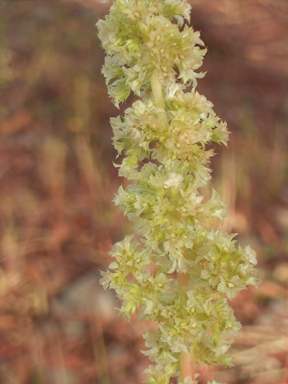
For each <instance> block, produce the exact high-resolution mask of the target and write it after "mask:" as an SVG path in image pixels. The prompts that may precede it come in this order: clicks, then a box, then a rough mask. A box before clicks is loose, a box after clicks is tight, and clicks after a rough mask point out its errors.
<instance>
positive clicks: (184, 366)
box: [178, 273, 195, 383]
mask: <svg viewBox="0 0 288 384" xmlns="http://www.w3.org/2000/svg"><path fill="white" fill-rule="evenodd" d="M187 283H188V275H187V274H186V273H179V274H178V286H179V294H181V293H182V292H183V289H182V287H184V286H185V285H186V284H187ZM187 376H188V377H189V376H190V377H191V379H192V381H193V380H195V367H194V351H193V347H192V348H191V350H190V352H188V353H187V352H184V351H182V352H180V381H181V383H183V382H184V379H185V377H187Z"/></svg>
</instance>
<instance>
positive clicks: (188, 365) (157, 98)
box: [150, 69, 195, 383]
mask: <svg viewBox="0 0 288 384" xmlns="http://www.w3.org/2000/svg"><path fill="white" fill-rule="evenodd" d="M150 82H151V88H152V94H153V99H154V104H155V107H157V108H159V109H162V110H163V119H164V123H165V125H166V124H168V119H167V115H166V111H165V103H164V97H163V90H162V85H161V82H160V80H159V76H158V69H154V71H153V73H152V76H151V78H150ZM187 283H188V275H187V274H185V273H179V274H178V285H179V294H181V292H183V290H182V287H183V286H184V285H186V284H187ZM187 376H190V377H191V379H192V381H193V380H195V368H194V351H193V348H191V351H190V352H189V353H187V352H183V351H182V352H180V380H181V382H182V383H183V382H184V379H185V377H187Z"/></svg>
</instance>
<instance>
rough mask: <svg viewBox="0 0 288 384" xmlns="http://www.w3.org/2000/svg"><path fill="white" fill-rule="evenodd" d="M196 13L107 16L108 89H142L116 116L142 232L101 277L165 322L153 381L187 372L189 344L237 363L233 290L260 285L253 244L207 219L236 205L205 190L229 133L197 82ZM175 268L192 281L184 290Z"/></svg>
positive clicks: (134, 9)
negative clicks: (216, 151)
mask: <svg viewBox="0 0 288 384" xmlns="http://www.w3.org/2000/svg"><path fill="white" fill-rule="evenodd" d="M189 15H190V5H189V4H188V1H187V0H115V1H114V3H113V4H112V6H111V8H110V13H109V14H108V15H107V16H106V17H105V19H104V20H100V21H99V22H98V23H97V27H98V31H99V37H100V40H101V43H102V46H103V48H104V49H105V51H106V53H107V57H106V59H105V65H104V67H103V74H104V76H105V78H106V84H107V86H108V90H109V95H110V96H111V97H112V99H113V101H114V103H115V105H116V106H117V107H118V106H119V103H120V102H123V101H125V100H126V99H127V97H128V96H129V94H130V92H131V91H132V92H133V93H135V94H136V95H137V96H138V97H139V100H137V101H136V102H134V103H133V105H132V107H130V108H128V109H127V110H126V111H125V114H124V116H123V117H122V116H118V117H116V118H112V119H111V125H112V128H113V132H114V137H113V143H114V146H115V148H116V150H117V151H118V155H119V156H120V158H121V163H120V164H118V165H117V166H118V167H119V175H120V176H124V177H126V178H127V179H128V180H130V181H131V183H130V184H129V185H128V187H127V188H126V189H125V190H124V189H123V188H122V187H120V188H119V191H118V194H117V196H116V198H115V203H116V204H117V205H118V206H120V207H121V209H122V210H123V211H124V213H125V214H126V215H127V216H128V218H129V219H130V220H131V221H132V222H133V223H134V229H135V234H134V235H128V236H126V237H125V238H124V240H123V241H120V242H118V243H116V244H115V245H114V246H113V249H112V252H111V254H112V256H113V257H114V261H113V262H112V263H111V264H110V266H109V269H108V270H107V271H106V272H103V278H102V280H101V282H102V284H103V286H104V288H105V289H106V288H108V287H109V288H112V289H114V290H115V291H116V293H117V295H118V297H119V298H120V299H121V301H122V306H121V308H120V310H119V311H120V314H121V315H123V316H125V317H126V318H127V319H130V314H135V313H138V314H139V319H152V320H154V321H155V322H157V324H158V330H157V331H156V332H154V333H151V332H146V334H145V335H144V338H145V340H146V346H147V348H148V350H147V351H145V352H143V353H144V354H145V355H147V356H149V358H150V360H151V361H152V362H153V363H154V364H153V365H151V366H149V368H148V369H147V370H146V373H147V377H148V378H147V382H148V383H149V384H168V383H169V382H170V378H171V377H173V376H178V375H179V369H180V363H179V361H180V352H181V351H184V352H189V351H190V350H191V348H192V347H193V349H194V356H195V363H196V364H199V363H206V364H223V365H227V366H230V365H231V357H230V355H229V354H227V350H228V348H229V346H230V344H231V342H232V337H233V336H235V335H237V332H238V330H239V328H240V323H239V322H237V321H236V319H235V317H234V315H233V311H232V309H231V308H230V307H229V305H228V303H227V298H228V299H232V298H233V297H234V296H235V294H236V292H237V291H239V290H241V289H243V288H245V286H246V285H254V286H256V285H257V284H258V279H257V277H256V272H255V269H254V266H255V265H256V263H257V261H256V256H255V252H254V251H253V250H252V249H251V248H250V247H246V248H244V249H242V248H241V247H240V246H238V247H237V246H236V245H235V241H234V240H233V237H234V235H230V234H227V233H224V232H222V231H220V230H216V229H214V227H213V225H212V224H210V227H209V226H208V225H207V223H209V222H210V221H211V219H212V218H217V219H218V220H219V221H220V222H223V219H224V218H225V216H226V211H225V205H224V204H223V203H222V202H221V201H220V199H219V196H218V194H217V193H216V191H215V190H212V192H211V198H210V199H209V200H208V201H203V200H204V199H203V196H202V195H201V194H200V193H199V188H201V187H202V188H203V187H207V184H208V181H209V180H210V179H211V175H210V169H209V167H208V166H207V164H208V163H209V159H210V157H211V156H212V155H213V150H211V149H210V150H207V149H206V146H207V145H208V144H210V143H211V142H215V143H220V144H225V145H226V142H227V140H228V131H227V128H226V124H225V123H224V122H222V121H221V120H220V119H219V118H218V117H217V116H216V114H215V112H214V111H213V105H212V103H211V102H209V101H208V100H207V99H206V98H205V97H204V96H202V95H200V94H199V93H198V92H197V91H196V90H195V87H196V85H197V78H200V77H203V74H201V73H200V74H199V73H196V70H197V69H198V68H199V67H200V66H201V64H202V60H203V56H204V54H205V52H206V50H205V49H204V46H203V42H202V41H201V39H200V37H199V33H198V32H195V31H194V30H193V28H192V27H189V26H188V24H189V22H190V16H189ZM189 86H192V90H191V91H187V90H186V89H187V87H189ZM157 95H158V96H157ZM161 98H162V99H161ZM176 272H177V273H178V274H182V273H183V274H185V275H186V276H187V277H188V280H187V284H186V285H185V286H184V287H181V288H182V289H181V290H180V289H179V287H178V279H177V273H176ZM186 381H187V383H186ZM186 381H185V384H189V383H190V382H189V379H188V378H187V380H186ZM190 381H191V380H190ZM191 383H196V381H194V382H192V381H191ZM191 383H190V384H191ZM212 384H216V382H215V381H214V382H213V383H212Z"/></svg>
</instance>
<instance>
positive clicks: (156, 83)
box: [150, 69, 168, 125]
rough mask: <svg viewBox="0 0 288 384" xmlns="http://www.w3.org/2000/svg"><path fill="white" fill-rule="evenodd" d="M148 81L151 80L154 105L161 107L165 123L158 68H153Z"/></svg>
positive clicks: (166, 120)
mask: <svg viewBox="0 0 288 384" xmlns="http://www.w3.org/2000/svg"><path fill="white" fill-rule="evenodd" d="M150 82H151V88H152V94H153V99H154V104H155V107H157V108H159V109H162V111H163V112H164V113H163V119H164V123H165V125H167V124H168V119H167V115H166V111H165V103H164V96H163V90H162V85H161V82H160V80H159V76H158V69H154V71H153V73H152V76H151V78H150Z"/></svg>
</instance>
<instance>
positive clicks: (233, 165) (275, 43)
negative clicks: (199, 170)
mask: <svg viewBox="0 0 288 384" xmlns="http://www.w3.org/2000/svg"><path fill="white" fill-rule="evenodd" d="M109 4H111V1H110V3H109ZM109 4H100V3H99V2H98V1H96V0H78V1H77V2H76V1H71V2H70V1H62V2H61V1H22V2H20V1H17V2H16V1H4V2H3V1H2V2H0V66H1V69H0V89H1V92H0V98H1V102H0V239H1V240H0V260H1V264H0V267H1V268H0V383H1V384H18V383H19V384H20V383H21V384H92V383H93V384H96V383H97V384H109V383H111V384H114V383H115V384H116V383H117V384H122V383H123V384H124V383H125V384H139V383H141V382H142V381H143V380H144V378H145V377H144V375H143V371H144V369H145V367H146V366H147V364H148V361H147V359H146V358H145V357H144V356H143V355H142V354H141V353H140V349H145V346H144V343H143V341H142V334H143V333H144V331H145V329H147V328H148V329H153V327H155V325H154V324H152V323H148V322H146V323H145V322H141V323H138V322H137V321H135V319H132V321H131V323H132V324H129V323H128V322H126V320H124V319H122V318H119V317H118V313H117V311H116V310H115V309H114V308H115V307H117V305H118V304H117V300H116V298H115V295H114V292H104V291H103V289H102V287H101V286H99V283H98V282H99V278H100V272H99V271H100V270H103V269H105V268H106V267H107V265H108V264H109V262H110V256H109V255H108V252H109V251H110V249H111V245H112V244H113V243H115V242H116V241H119V240H121V239H122V238H123V237H124V236H125V234H127V233H129V232H130V231H131V225H130V224H129V223H128V221H127V220H126V219H125V218H124V217H123V215H122V213H121V212H120V211H119V210H118V208H116V207H114V205H113V203H112V199H113V198H114V195H115V193H116V191H117V189H118V187H119V185H120V184H121V183H124V184H125V183H126V182H125V180H121V179H120V178H118V176H117V170H116V169H115V168H114V167H113V164H112V162H113V161H114V160H115V156H116V152H115V150H114V148H113V147H112V143H111V136H112V131H111V128H110V125H109V117H111V116H117V115H118V114H119V111H118V110H117V109H116V108H115V107H114V106H113V105H112V103H111V102H110V100H109V98H108V96H107V90H106V86H105V83H104V79H103V77H102V76H101V73H100V71H101V66H102V63H103V58H104V53H103V51H102V49H101V47H100V42H99V40H98V38H97V33H96V28H95V26H94V25H95V23H96V22H97V20H98V19H99V18H102V17H103V16H104V15H105V14H106V13H107V11H108V8H109ZM191 4H192V6H193V9H192V25H193V26H194V29H195V30H199V31H201V36H202V39H203V40H204V42H205V44H206V46H207V47H208V53H207V55H206V58H205V60H204V65H203V70H204V71H207V75H206V77H205V78H204V79H202V80H200V81H199V85H198V91H199V92H200V93H203V94H204V95H205V96H206V97H207V98H208V100H211V101H212V102H213V103H214V105H215V111H216V113H217V114H218V115H219V116H220V117H221V118H222V119H223V120H226V121H227V123H228V128H229V130H230V131H231V133H232V134H231V136H230V142H229V147H228V149H227V148H223V147H219V146H218V147H217V146H215V150H216V153H217V156H215V157H214V158H213V161H212V164H211V166H212V168H213V187H214V188H216V190H217V191H218V192H219V194H220V196H221V198H222V200H223V201H225V202H226V204H227V207H228V212H229V217H228V218H227V219H226V221H225V224H224V229H225V230H227V231H233V232H237V233H238V236H237V239H238V241H239V243H240V244H241V245H243V246H244V245H248V244H249V245H250V246H251V247H252V248H254V249H255V250H256V252H257V254H258V260H259V268H258V269H259V275H260V276H261V278H262V279H263V283H262V285H261V286H260V288H259V289H258V291H256V290H255V289H248V290H245V291H242V292H241V293H239V294H238V296H237V297H236V299H235V300H233V302H232V304H231V305H232V306H233V308H234V310H235V313H236V316H237V318H238V319H239V320H240V321H241V322H242V324H243V329H242V331H241V332H240V334H239V337H238V338H237V340H236V342H235V343H234V345H233V347H232V349H231V352H232V353H233V356H234V363H235V367H234V368H232V369H229V370H227V369H223V368H220V367H212V368H208V367H205V366H200V367H198V371H199V372H201V377H202V381H201V383H204V382H205V383H206V380H208V379H209V380H211V381H212V379H213V378H215V379H217V380H218V381H221V382H224V381H225V382H227V383H228V384H240V383H241V384H243V383H247V384H248V383H249V384H252V383H253V384H256V383H258V384H276V383H283V384H284V383H288V375H287V371H285V366H286V368H288V358H287V350H288V348H287V346H288V343H287V330H288V316H287V281H288V260H287V254H288V238H287V235H288V183H287V181H288V180H287V179H288V154H287V147H288V127H287V121H288V92H287V91H288V1H287V0H277V1H276V0H273V1H268V0H259V1H258V0H217V1H215V0H193V1H191ZM134 100H135V99H133V97H131V98H129V100H128V101H127V103H126V104H125V106H122V107H121V110H120V113H123V111H124V109H125V108H126V107H128V106H129V105H131V103H132V102H133V101H134Z"/></svg>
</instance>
